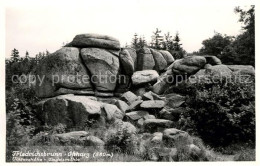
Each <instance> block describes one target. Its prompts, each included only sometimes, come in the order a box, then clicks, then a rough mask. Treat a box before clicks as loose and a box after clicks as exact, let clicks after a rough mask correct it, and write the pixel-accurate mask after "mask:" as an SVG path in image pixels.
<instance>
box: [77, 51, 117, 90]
mask: <svg viewBox="0 0 260 166" xmlns="http://www.w3.org/2000/svg"><path fill="white" fill-rule="evenodd" d="M81 56H82V59H83V61H84V63H85V65H86V66H87V68H88V70H89V71H90V73H91V75H92V79H91V80H92V83H93V84H94V85H95V87H96V89H97V90H98V91H114V90H115V87H116V82H117V74H118V71H119V59H118V57H116V56H114V55H113V54H112V53H110V52H109V51H107V50H105V49H100V48H83V49H81Z"/></svg>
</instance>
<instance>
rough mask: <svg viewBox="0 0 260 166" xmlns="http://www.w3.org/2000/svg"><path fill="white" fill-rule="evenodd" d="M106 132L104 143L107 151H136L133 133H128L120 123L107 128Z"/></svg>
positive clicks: (132, 152)
mask: <svg viewBox="0 0 260 166" xmlns="http://www.w3.org/2000/svg"><path fill="white" fill-rule="evenodd" d="M113 130H114V131H113ZM108 134H109V135H108V136H107V139H106V140H107V141H106V144H105V147H106V150H107V151H112V152H119V153H126V154H135V153H136V151H137V137H136V135H135V134H133V133H129V132H128V131H127V128H123V127H122V125H121V126H119V127H118V128H117V129H112V130H111V129H110V130H108Z"/></svg>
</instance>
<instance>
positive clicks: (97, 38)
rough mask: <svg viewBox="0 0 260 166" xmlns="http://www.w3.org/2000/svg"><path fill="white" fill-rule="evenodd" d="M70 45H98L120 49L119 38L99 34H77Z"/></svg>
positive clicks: (82, 46)
mask: <svg viewBox="0 0 260 166" xmlns="http://www.w3.org/2000/svg"><path fill="white" fill-rule="evenodd" d="M69 45H72V46H74V47H79V48H86V47H96V48H107V49H115V50H120V43H119V41H118V40H117V39H115V38H113V37H111V36H107V35H99V34H80V35H76V36H75V37H74V39H73V40H72V42H71V43H69Z"/></svg>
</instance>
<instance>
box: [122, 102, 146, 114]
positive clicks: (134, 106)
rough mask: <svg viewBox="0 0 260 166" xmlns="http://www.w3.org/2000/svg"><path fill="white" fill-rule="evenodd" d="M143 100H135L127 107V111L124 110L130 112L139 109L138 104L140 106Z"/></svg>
mask: <svg viewBox="0 0 260 166" xmlns="http://www.w3.org/2000/svg"><path fill="white" fill-rule="evenodd" d="M142 102H143V100H136V101H134V102H133V103H132V104H130V106H129V107H128V109H127V110H126V111H127V112H130V111H132V110H136V109H138V108H139V107H140V104H142Z"/></svg>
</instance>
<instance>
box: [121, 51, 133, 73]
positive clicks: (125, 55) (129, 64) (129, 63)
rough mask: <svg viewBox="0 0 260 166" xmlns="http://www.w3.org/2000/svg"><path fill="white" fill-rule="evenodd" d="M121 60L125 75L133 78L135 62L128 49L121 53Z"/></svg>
mask: <svg viewBox="0 0 260 166" xmlns="http://www.w3.org/2000/svg"><path fill="white" fill-rule="evenodd" d="M119 60H120V62H121V64H122V68H123V70H124V73H126V74H127V75H130V76H131V75H132V74H133V73H134V71H135V67H134V61H133V58H132V57H131V55H130V53H129V52H128V51H127V50H126V49H122V51H121V52H120V53H119Z"/></svg>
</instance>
